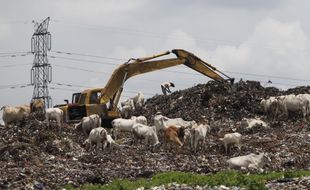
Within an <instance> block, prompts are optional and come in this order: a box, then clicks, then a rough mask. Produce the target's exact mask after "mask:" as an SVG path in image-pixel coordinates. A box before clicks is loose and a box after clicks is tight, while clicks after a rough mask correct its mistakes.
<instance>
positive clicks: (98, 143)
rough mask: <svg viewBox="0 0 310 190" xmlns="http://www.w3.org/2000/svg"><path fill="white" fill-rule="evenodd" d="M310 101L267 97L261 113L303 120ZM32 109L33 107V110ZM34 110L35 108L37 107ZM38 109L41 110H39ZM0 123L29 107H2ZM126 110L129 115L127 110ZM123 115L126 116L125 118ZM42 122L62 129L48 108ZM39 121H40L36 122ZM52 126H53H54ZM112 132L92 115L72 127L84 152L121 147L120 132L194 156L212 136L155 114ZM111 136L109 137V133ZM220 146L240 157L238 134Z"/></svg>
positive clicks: (202, 124) (257, 159)
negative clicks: (291, 115) (295, 115)
mask: <svg viewBox="0 0 310 190" xmlns="http://www.w3.org/2000/svg"><path fill="white" fill-rule="evenodd" d="M309 101H310V95H308V94H300V95H286V96H277V97H269V98H268V99H263V100H262V101H261V103H260V105H261V107H262V110H263V111H264V112H266V114H267V115H272V117H273V119H277V118H279V117H282V116H284V117H288V115H289V112H300V113H302V117H303V118H304V119H307V117H308V116H309V106H310V104H309ZM143 102H144V98H143V94H142V93H139V94H138V95H137V96H136V97H135V98H133V99H128V100H126V101H125V103H123V104H122V107H123V108H124V109H125V110H126V109H127V108H126V106H128V107H131V108H133V107H134V108H135V109H139V108H141V107H142V106H143ZM32 109H33V108H32ZM36 109H37V108H36ZM38 109H41V108H38ZM1 110H3V121H4V124H5V126H9V125H10V124H12V123H13V124H16V123H18V122H20V121H21V120H22V119H23V118H25V117H28V116H29V114H30V107H29V106H27V105H24V106H17V107H11V106H3V107H2V108H1ZM127 111H129V112H130V109H128V110H127ZM127 114H128V113H126V114H125V115H126V116H128V115H127ZM45 118H46V119H45V121H43V122H47V124H48V126H55V125H57V127H58V129H59V130H61V127H62V126H63V118H64V113H63V111H62V110H61V109H58V108H48V109H46V110H45ZM39 122H42V121H39ZM53 123H55V124H53ZM111 124H112V129H111V131H109V130H106V129H105V128H103V127H102V123H101V117H100V116H99V115H97V114H93V115H90V116H87V117H83V119H82V120H81V121H80V122H79V123H77V124H75V125H74V127H73V128H72V129H73V130H76V131H78V132H79V133H80V134H81V136H84V137H85V139H83V141H84V143H83V145H84V147H85V149H86V150H87V151H95V152H97V153H98V152H101V151H104V150H105V149H106V148H107V147H109V148H113V147H117V148H119V147H122V146H123V145H121V141H120V140H121V139H120V136H122V135H121V134H122V133H127V134H130V136H131V137H132V142H133V145H132V146H134V145H135V144H145V146H146V147H148V148H149V147H151V148H155V149H156V148H159V147H162V148H164V149H167V150H168V146H169V147H170V148H171V147H173V149H175V150H177V151H176V152H178V151H179V150H181V149H183V148H187V149H190V150H191V151H192V152H193V153H197V152H199V149H204V148H205V147H206V146H208V143H206V141H207V140H208V136H209V135H212V133H211V132H210V131H211V128H212V126H210V125H209V124H208V121H207V120H206V119H202V120H201V121H185V120H183V119H182V118H169V117H166V116H164V115H162V114H161V113H160V112H158V113H156V114H155V115H154V116H153V117H152V120H151V121H147V119H146V117H144V116H142V115H141V116H132V117H131V118H128V119H125V118H117V119H114V120H113V121H112V122H111ZM150 124H152V125H150ZM235 125H237V126H240V127H241V128H244V129H245V131H247V130H248V131H250V130H253V129H254V128H255V127H257V126H259V127H261V128H262V129H268V128H269V125H268V123H266V122H265V121H263V120H261V119H260V118H243V119H242V120H240V121H239V122H236V123H235ZM109 133H110V134H109ZM218 142H220V144H219V145H220V146H223V152H225V153H226V155H230V154H231V151H232V147H236V148H237V149H233V150H234V151H235V150H238V151H239V154H242V134H240V133H239V132H236V131H235V132H233V133H227V134H224V135H223V136H222V137H221V138H218ZM267 162H270V159H269V157H268V154H266V153H259V154H254V153H251V154H248V155H243V156H238V157H233V158H230V159H227V163H228V165H229V167H230V168H254V169H262V168H263V166H264V165H265V164H266V163H267Z"/></svg>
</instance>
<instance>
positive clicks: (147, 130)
mask: <svg viewBox="0 0 310 190" xmlns="http://www.w3.org/2000/svg"><path fill="white" fill-rule="evenodd" d="M132 133H133V135H134V137H135V138H136V139H142V138H144V139H145V141H146V143H148V140H149V139H152V140H153V142H154V144H153V146H155V145H157V144H159V141H158V137H157V133H156V129H155V126H152V127H149V126H147V125H143V124H141V123H136V124H134V125H133V127H132Z"/></svg>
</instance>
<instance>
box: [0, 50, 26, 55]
mask: <svg viewBox="0 0 310 190" xmlns="http://www.w3.org/2000/svg"><path fill="white" fill-rule="evenodd" d="M25 53H26V54H30V53H31V52H29V51H17V52H0V55H7V54H25Z"/></svg>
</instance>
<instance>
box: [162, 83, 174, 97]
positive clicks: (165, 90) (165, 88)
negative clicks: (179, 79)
mask: <svg viewBox="0 0 310 190" xmlns="http://www.w3.org/2000/svg"><path fill="white" fill-rule="evenodd" d="M160 86H161V90H162V92H163V94H164V95H167V94H168V93H171V90H170V87H174V84H173V83H172V82H163V83H161V85H160Z"/></svg>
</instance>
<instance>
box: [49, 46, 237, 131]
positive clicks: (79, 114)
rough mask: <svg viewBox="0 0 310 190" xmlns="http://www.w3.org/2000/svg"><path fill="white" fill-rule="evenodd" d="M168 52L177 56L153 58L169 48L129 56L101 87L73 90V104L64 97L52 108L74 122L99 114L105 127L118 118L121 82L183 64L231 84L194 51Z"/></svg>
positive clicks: (122, 84)
mask: <svg viewBox="0 0 310 190" xmlns="http://www.w3.org/2000/svg"><path fill="white" fill-rule="evenodd" d="M171 52H172V53H174V54H175V55H176V58H169V59H162V60H152V59H155V58H158V57H161V56H165V55H168V54H170V52H169V51H167V52H164V53H161V54H158V55H153V56H151V57H146V58H138V59H133V58H132V59H130V60H129V61H128V62H126V63H124V64H122V65H120V66H119V67H118V68H117V69H115V70H114V72H113V74H112V76H111V77H110V79H109V81H108V82H107V84H106V86H105V87H104V88H92V89H87V90H84V91H83V92H81V93H74V94H73V95H72V103H69V102H68V100H67V101H66V102H67V104H63V105H57V106H55V107H59V108H60V109H62V110H63V111H64V113H65V120H66V122H76V121H79V120H80V119H82V118H83V117H84V116H89V115H91V114H98V115H100V116H101V118H102V121H103V122H102V125H103V126H106V127H108V126H110V122H111V120H113V119H115V118H118V117H120V112H119V110H118V108H117V104H118V102H119V100H120V96H121V94H122V91H123V86H124V83H125V81H126V80H127V79H129V78H130V77H133V76H136V75H140V74H143V73H147V72H151V71H156V70H160V69H165V68H168V67H173V66H177V65H181V64H183V65H186V66H188V67H190V68H192V69H194V70H196V71H197V72H199V73H201V74H203V75H206V76H208V77H210V78H212V79H214V80H216V81H219V82H227V81H230V82H231V83H233V78H230V77H228V76H227V75H225V74H224V73H222V72H220V71H218V70H217V69H216V68H215V67H213V66H212V65H210V64H208V63H206V62H204V61H203V60H201V59H200V58H198V57H197V56H195V55H194V54H192V53H190V52H188V51H185V50H182V49H174V50H172V51H171ZM221 75H222V76H221ZM224 77H225V78H226V79H224Z"/></svg>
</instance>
